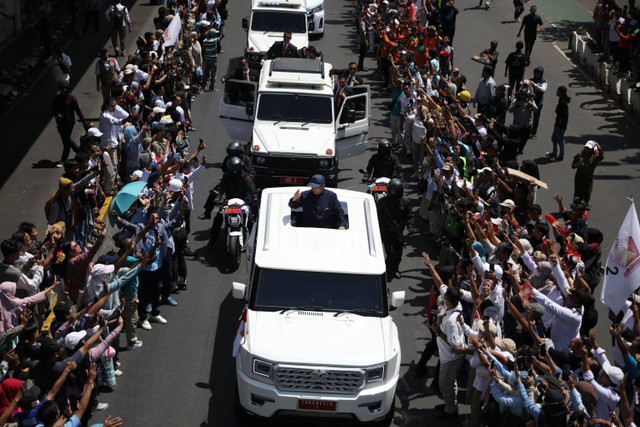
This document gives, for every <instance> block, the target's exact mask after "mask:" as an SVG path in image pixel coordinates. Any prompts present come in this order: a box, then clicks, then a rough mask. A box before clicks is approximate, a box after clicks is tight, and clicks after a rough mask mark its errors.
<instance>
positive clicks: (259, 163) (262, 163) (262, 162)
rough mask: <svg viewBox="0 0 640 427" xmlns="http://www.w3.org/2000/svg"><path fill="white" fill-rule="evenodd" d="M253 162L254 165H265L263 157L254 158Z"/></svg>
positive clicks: (265, 161) (265, 160) (265, 159)
mask: <svg viewBox="0 0 640 427" xmlns="http://www.w3.org/2000/svg"><path fill="white" fill-rule="evenodd" d="M253 160H255V161H256V165H264V164H265V163H267V158H266V157H263V156H255V157H254V158H253Z"/></svg>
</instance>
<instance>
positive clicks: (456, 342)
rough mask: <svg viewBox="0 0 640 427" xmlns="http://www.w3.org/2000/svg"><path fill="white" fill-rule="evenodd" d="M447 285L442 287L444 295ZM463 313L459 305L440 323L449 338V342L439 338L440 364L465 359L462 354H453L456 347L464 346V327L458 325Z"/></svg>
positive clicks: (448, 311) (441, 290) (450, 310)
mask: <svg viewBox="0 0 640 427" xmlns="http://www.w3.org/2000/svg"><path fill="white" fill-rule="evenodd" d="M446 290H447V287H446V285H442V286H440V293H441V294H443V295H444V293H445V292H446ZM460 313H462V306H461V305H460V304H458V305H457V306H456V307H454V308H452V309H449V310H447V312H446V313H445V315H444V317H443V318H442V322H441V323H440V330H441V331H442V333H443V334H444V335H445V336H446V337H447V341H448V342H447V341H445V340H443V339H442V338H440V336H438V351H439V353H440V362H441V363H447V362H451V361H453V360H456V359H459V358H461V357H463V355H462V354H456V353H454V352H453V348H454V347H462V346H464V333H463V331H462V326H460V323H458V315H460Z"/></svg>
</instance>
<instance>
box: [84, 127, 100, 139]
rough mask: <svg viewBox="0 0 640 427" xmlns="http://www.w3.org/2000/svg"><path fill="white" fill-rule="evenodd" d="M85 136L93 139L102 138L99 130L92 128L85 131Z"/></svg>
mask: <svg viewBox="0 0 640 427" xmlns="http://www.w3.org/2000/svg"><path fill="white" fill-rule="evenodd" d="M87 135H89V136H93V137H95V138H100V137H101V136H102V132H100V129H98V128H93V127H92V128H89V130H88V131H87Z"/></svg>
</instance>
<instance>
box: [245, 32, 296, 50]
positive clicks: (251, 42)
mask: <svg viewBox="0 0 640 427" xmlns="http://www.w3.org/2000/svg"><path fill="white" fill-rule="evenodd" d="M279 41H282V31H280V32H267V33H265V32H251V31H250V32H249V36H248V37H247V51H248V52H249V53H257V52H259V53H263V54H264V53H267V51H268V50H269V48H270V47H271V46H273V44H274V43H275V42H279ZM291 43H292V44H293V45H294V46H295V47H296V48H297V49H300V48H301V47H304V46H307V45H309V35H308V34H306V33H305V34H302V33H300V34H299V33H295V34H293V35H292V38H291ZM251 48H253V50H251Z"/></svg>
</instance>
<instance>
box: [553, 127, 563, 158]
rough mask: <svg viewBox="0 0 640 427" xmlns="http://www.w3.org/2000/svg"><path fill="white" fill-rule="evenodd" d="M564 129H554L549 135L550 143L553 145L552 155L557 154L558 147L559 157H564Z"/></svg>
mask: <svg viewBox="0 0 640 427" xmlns="http://www.w3.org/2000/svg"><path fill="white" fill-rule="evenodd" d="M565 131H566V129H563V128H559V127H554V128H553V134H552V135H551V142H552V143H553V153H554V154H555V153H558V146H560V153H559V155H558V156H559V157H564V133H565Z"/></svg>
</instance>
